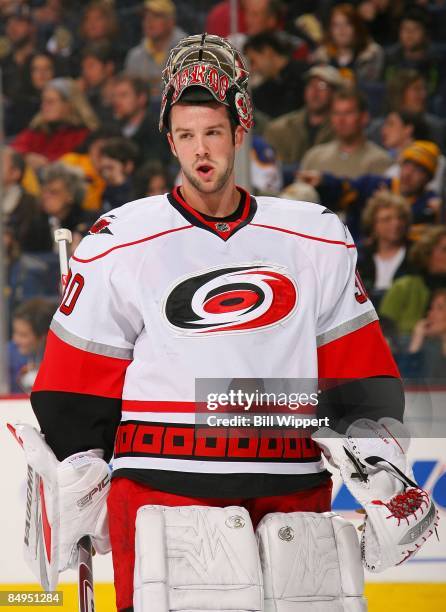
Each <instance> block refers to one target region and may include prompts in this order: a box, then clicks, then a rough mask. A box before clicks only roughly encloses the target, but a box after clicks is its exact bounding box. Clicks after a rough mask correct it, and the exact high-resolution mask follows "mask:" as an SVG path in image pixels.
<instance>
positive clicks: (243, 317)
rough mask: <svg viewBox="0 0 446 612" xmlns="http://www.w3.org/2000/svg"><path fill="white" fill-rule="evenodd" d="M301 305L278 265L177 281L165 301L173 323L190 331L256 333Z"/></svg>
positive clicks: (291, 282) (196, 332) (287, 278)
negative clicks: (298, 303) (298, 304)
mask: <svg viewBox="0 0 446 612" xmlns="http://www.w3.org/2000/svg"><path fill="white" fill-rule="evenodd" d="M296 304H297V288H296V286H295V284H294V282H293V281H292V280H291V278H289V277H288V276H285V274H284V273H283V271H282V268H279V267H275V266H252V265H251V266H240V267H237V268H235V267H234V268H220V269H218V270H211V271H209V272H206V273H204V274H199V275H197V276H192V277H190V278H187V279H186V280H183V281H181V282H180V283H178V284H177V285H176V286H175V287H174V288H173V289H172V290H171V291H170V293H169V295H168V296H167V299H166V301H165V306H164V312H165V315H166V317H167V319H168V321H169V323H170V324H171V325H173V326H174V327H175V328H177V329H178V330H183V332H184V333H186V334H209V333H215V332H234V331H237V332H240V331H253V330H258V329H262V328H265V327H269V326H271V325H275V324H277V323H279V322H280V321H283V320H284V319H285V318H286V317H288V315H290V314H291V313H292V312H293V310H294V308H295V306H296Z"/></svg>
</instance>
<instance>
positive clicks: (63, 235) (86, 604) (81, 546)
mask: <svg viewBox="0 0 446 612" xmlns="http://www.w3.org/2000/svg"><path fill="white" fill-rule="evenodd" d="M71 239H72V237H71V232H70V230H68V229H58V230H56V231H55V232H54V240H55V241H56V242H57V244H58V247H59V265H60V279H61V288H62V293H63V292H64V291H65V288H66V284H67V280H68V245H69V244H71ZM77 549H78V555H79V560H78V597H79V599H78V605H79V612H94V588H93V561H92V547H91V540H90V537H89V536H84V537H83V538H81V539H80V540H79V542H78V544H77Z"/></svg>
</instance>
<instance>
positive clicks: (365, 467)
mask: <svg viewBox="0 0 446 612" xmlns="http://www.w3.org/2000/svg"><path fill="white" fill-rule="evenodd" d="M313 439H314V440H315V441H316V442H317V443H318V444H319V446H320V447H321V448H322V450H323V452H324V455H325V456H326V457H327V459H328V461H329V462H330V464H331V465H333V466H335V467H337V468H338V469H339V470H340V472H341V476H342V479H343V481H344V483H345V484H346V486H347V488H348V490H349V491H350V493H351V494H352V495H353V496H354V497H355V498H356V499H357V501H358V502H359V503H360V504H361V505H362V507H363V508H364V509H365V511H366V514H365V522H364V525H363V529H362V537H361V554H362V561H363V564H364V567H365V568H366V569H368V570H369V571H371V572H381V571H383V570H385V569H387V568H389V567H393V566H395V565H399V564H400V563H403V562H404V561H406V559H408V558H409V557H411V556H413V555H414V554H415V553H416V552H417V551H418V550H419V549H420V548H421V546H422V545H423V544H424V542H425V541H426V540H427V538H428V537H429V536H430V535H432V533H433V532H434V530H435V528H436V526H437V524H438V518H439V516H438V511H437V509H436V507H435V505H434V503H433V501H432V499H431V496H430V495H429V494H428V493H427V492H426V491H424V490H423V489H421V488H420V487H419V486H418V485H417V484H416V482H415V481H414V477H413V474H412V470H411V469H410V467H409V465H408V462H407V456H406V451H407V448H408V446H409V433H408V431H407V429H406V428H405V427H404V425H403V424H402V423H400V422H399V421H397V420H396V419H392V418H383V419H380V420H379V421H378V422H376V421H372V420H371V419H359V420H357V421H355V422H354V423H353V424H352V425H350V427H349V428H348V430H347V432H346V434H345V435H344V436H341V435H340V434H338V433H336V432H335V431H333V430H332V429H329V428H322V429H320V430H318V431H317V432H316V433H315V434H314V435H313Z"/></svg>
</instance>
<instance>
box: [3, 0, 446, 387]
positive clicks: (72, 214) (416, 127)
mask: <svg viewBox="0 0 446 612" xmlns="http://www.w3.org/2000/svg"><path fill="white" fill-rule="evenodd" d="M237 4H238V7H237V12H236V14H235V15H232V14H231V6H232V5H233V3H232V2H229V0H175V1H174V0H125V1H124V0H92V1H89V2H87V1H82V0H81V1H77V2H74V0H28V1H27V0H0V70H1V96H2V109H3V113H2V114H3V131H4V134H5V144H4V146H3V149H2V173H3V195H2V215H3V225H4V236H3V241H4V251H5V255H6V264H7V284H8V286H7V300H8V305H9V320H10V324H9V325H10V345H9V350H10V355H9V361H10V386H11V390H13V391H20V390H22V391H27V390H29V387H30V384H31V383H32V377H33V372H35V369H36V367H38V363H39V360H40V358H41V355H42V351H43V346H44V342H45V335H46V330H47V328H48V325H49V321H50V313H51V312H52V310H54V304H55V303H56V302H57V294H58V272H57V270H58V263H57V253H56V252H55V249H54V244H53V232H54V230H55V229H57V228H60V227H67V228H69V229H70V230H71V231H72V232H73V235H74V244H78V242H79V240H81V239H82V237H83V236H84V235H85V234H86V233H87V232H88V229H89V227H90V226H91V224H92V223H93V222H94V221H95V219H97V217H98V216H99V215H100V214H102V213H105V212H109V211H111V210H113V208H115V207H117V206H120V205H121V204H123V203H125V202H127V201H130V200H132V199H139V198H144V197H146V196H152V195H158V194H161V193H165V192H166V191H169V190H170V189H171V188H172V187H173V185H174V184H175V182H176V181H177V180H178V166H177V165H176V163H175V159H174V158H173V157H172V155H171V153H170V150H169V147H168V143H167V139H166V138H165V135H162V134H160V133H159V130H158V113H159V107H160V97H161V73H162V68H163V66H164V64H165V61H166V59H167V56H168V54H169V51H170V50H171V49H172V48H173V47H174V46H175V45H176V43H177V42H178V41H179V40H180V39H181V38H182V37H183V36H185V35H186V34H194V33H198V32H203V31H206V32H208V33H211V34H218V35H221V36H225V37H228V38H229V40H231V42H232V43H233V44H234V45H235V46H237V47H238V48H239V49H240V50H241V51H242V52H243V53H244V55H245V57H246V59H247V62H248V64H249V67H250V71H251V79H250V82H251V93H252V99H253V105H254V117H255V128H254V132H253V136H252V139H251V145H250V146H251V155H250V156H249V159H250V162H249V163H250V164H251V180H252V188H253V192H254V193H256V194H260V195H261V194H266V195H276V196H281V197H285V198H287V199H288V200H290V206H292V205H293V204H292V201H293V200H296V199H304V200H307V201H312V202H317V203H322V204H323V205H325V206H327V207H328V208H330V209H332V210H333V211H335V212H336V213H337V214H338V215H339V216H340V218H341V219H342V221H343V222H345V223H346V224H347V226H348V227H349V229H350V231H351V233H352V234H353V236H354V238H355V241H356V243H357V245H358V269H359V272H360V274H361V276H362V280H363V283H364V285H365V287H366V288H367V290H368V293H369V296H370V297H371V299H372V301H373V302H374V304H375V306H376V308H377V310H378V312H379V313H380V317H381V321H382V326H383V330H384V332H385V335H386V338H387V339H388V341H389V344H390V346H391V348H392V351H393V352H394V355H395V357H396V358H397V361H398V363H399V366H400V368H401V371H402V374H403V375H404V376H406V377H409V378H418V377H427V378H436V379H441V378H443V379H445V378H446V159H445V157H444V156H445V154H446V120H445V119H444V118H445V117H446V43H445V42H444V36H443V32H444V31H445V28H446V0H353V1H343V2H342V1H341V2H339V1H336V0H311V1H310V0H299V2H295V1H293V0H239V2H238V3H237Z"/></svg>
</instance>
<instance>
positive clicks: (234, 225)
mask: <svg viewBox="0 0 446 612" xmlns="http://www.w3.org/2000/svg"><path fill="white" fill-rule="evenodd" d="M237 190H238V191H239V193H240V194H241V198H240V204H239V205H238V207H237V209H236V210H235V211H234V212H233V213H232V214H230V215H228V216H227V217H211V216H209V215H205V214H203V213H200V212H198V210H195V209H194V208H192V206H189V204H188V203H187V202H186V201H185V200H184V198H183V196H182V195H181V191H180V187H175V189H174V190H173V191H172V192H171V193H168V194H167V199H168V200H169V202H170V204H171V205H172V206H173V207H174V208H175V209H176V210H177V211H178V212H179V213H180V215H182V216H183V217H184V218H185V219H187V220H188V221H189V223H191V224H192V225H195V226H196V227H200V228H201V229H204V230H206V231H208V232H211V233H212V234H216V235H217V236H218V237H219V238H221V239H222V240H224V241H226V240H228V239H229V238H230V237H231V236H233V235H234V234H235V232H238V230H239V229H241V228H242V227H244V226H245V225H247V224H248V223H249V222H250V221H251V220H252V218H253V217H254V215H255V213H256V210H257V202H256V201H255V199H254V198H253V197H252V196H251V195H250V194H249V193H248V192H247V191H245V190H244V189H242V188H241V187H237Z"/></svg>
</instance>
